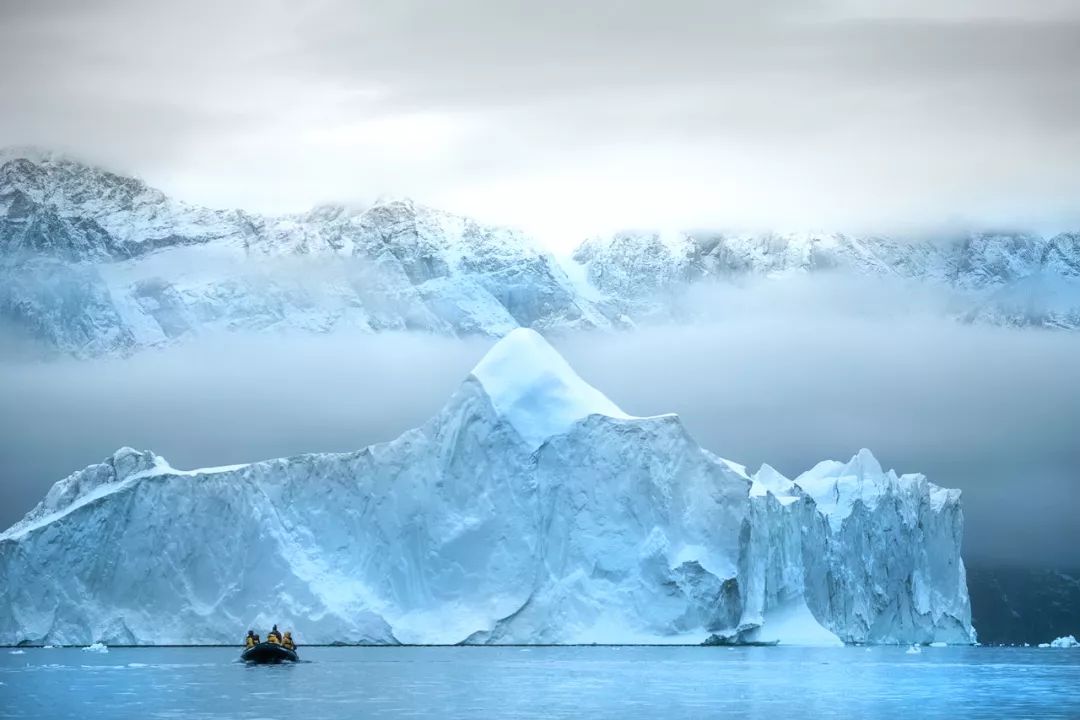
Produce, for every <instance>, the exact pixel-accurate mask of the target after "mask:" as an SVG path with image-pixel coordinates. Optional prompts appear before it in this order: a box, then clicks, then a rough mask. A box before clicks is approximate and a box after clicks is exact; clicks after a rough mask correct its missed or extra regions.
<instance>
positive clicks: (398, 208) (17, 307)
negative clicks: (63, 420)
mask: <svg viewBox="0 0 1080 720" xmlns="http://www.w3.org/2000/svg"><path fill="white" fill-rule="evenodd" d="M0 160H2V158H0ZM0 319H3V320H6V321H7V323H8V324H10V325H13V326H14V327H15V328H16V329H18V330H19V331H21V332H23V333H24V334H26V335H28V336H29V337H31V338H33V339H36V340H40V341H43V342H44V344H45V345H46V346H48V347H51V348H54V349H56V350H59V351H61V352H65V353H71V354H75V355H79V356H94V355H102V354H114V353H126V352H131V351H134V350H138V349H141V348H145V347H152V346H156V345H161V344H165V343H169V342H172V341H174V340H177V339H181V338H187V337H192V336H194V335H197V334H205V333H212V332H219V331H237V330H247V331H252V330H254V331H265V330H271V331H286V332H287V331H302V332H328V331H331V330H335V329H349V328H351V329H355V330H358V331H363V332H377V331H382V330H423V331H429V332H436V333H443V334H474V333H475V334H486V335H495V336H498V335H502V334H503V333H505V332H507V331H509V330H511V329H513V328H515V327H519V326H528V327H536V328H541V329H546V328H565V329H573V328H591V327H608V326H609V325H610V323H609V321H608V320H607V318H606V317H605V316H604V315H603V314H602V313H600V312H599V311H598V310H597V309H596V308H595V307H594V306H593V305H592V303H591V302H589V301H587V300H585V299H584V298H582V297H581V296H580V295H579V294H578V293H576V292H575V291H574V289H573V285H572V283H571V282H570V281H569V280H568V278H567V277H566V275H565V273H564V272H563V270H562V269H561V268H560V266H559V265H558V263H557V262H556V261H555V260H554V258H553V257H552V256H551V255H550V254H548V253H546V252H544V251H542V250H541V249H539V248H538V247H537V246H536V245H535V244H534V243H533V242H532V241H531V240H529V239H528V238H526V237H525V236H523V235H522V234H520V233H518V232H515V231H511V230H507V229H503V228H495V227H488V226H483V225H480V224H478V223H475V222H473V221H471V220H468V219H466V218H462V217H457V216H454V215H450V214H448V213H442V212H439V211H437V210H433V209H430V208H426V207H423V206H421V205H417V204H415V203H412V202H411V201H407V200H403V201H391V202H386V203H382V204H378V205H376V206H375V207H372V208H369V209H367V210H364V211H362V212H361V211H354V210H350V209H348V208H345V207H338V206H327V207H320V208H316V209H315V210H312V211H311V212H308V213H304V214H300V215H290V216H281V217H263V216H257V215H252V214H248V213H244V212H241V211H219V210H209V209H206V208H199V207H193V206H189V205H186V204H183V203H179V202H176V201H174V200H171V199H170V198H168V197H167V196H165V195H164V194H163V193H161V192H160V191H157V190H155V189H153V188H150V187H148V186H146V185H145V184H144V183H143V182H141V181H139V180H135V179H132V178H126V177H122V176H119V175H115V174H112V173H108V172H105V171H102V170H98V169H96V168H93V167H89V166H86V165H83V164H81V163H78V162H75V161H72V160H68V159H64V158H61V157H56V156H51V155H48V154H42V155H35V156H32V157H30V158H27V157H16V158H13V159H9V160H8V161H7V162H4V163H3V164H2V165H0Z"/></svg>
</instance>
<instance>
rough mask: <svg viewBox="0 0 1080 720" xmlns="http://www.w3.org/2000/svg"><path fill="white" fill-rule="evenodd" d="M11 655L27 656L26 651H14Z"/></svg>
mask: <svg viewBox="0 0 1080 720" xmlns="http://www.w3.org/2000/svg"><path fill="white" fill-rule="evenodd" d="M9 654H10V655H25V654H26V651H25V650H12V651H11V652H10V653H9Z"/></svg>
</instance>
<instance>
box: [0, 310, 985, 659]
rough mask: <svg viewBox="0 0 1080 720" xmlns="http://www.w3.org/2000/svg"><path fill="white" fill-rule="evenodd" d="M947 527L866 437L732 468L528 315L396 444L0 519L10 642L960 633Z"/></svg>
mask: <svg viewBox="0 0 1080 720" xmlns="http://www.w3.org/2000/svg"><path fill="white" fill-rule="evenodd" d="M962 526H963V518H962V513H961V508H960V497H959V492H958V491H955V490H945V489H942V488H939V487H937V486H935V485H932V484H931V483H929V482H928V481H927V480H926V478H924V477H923V476H921V475H904V476H899V477H898V476H897V475H896V474H895V473H893V472H891V471H890V472H883V471H882V469H881V467H880V466H879V465H878V463H877V462H876V461H875V460H874V458H873V456H872V455H871V454H870V453H869V452H868V451H865V450H864V451H861V452H860V453H859V454H857V455H856V456H855V457H854V458H853V459H852V460H851V461H850V462H848V463H840V462H825V463H821V464H819V465H818V466H817V467H815V468H814V469H812V470H810V471H809V472H807V473H805V474H804V475H802V476H800V477H798V478H796V479H795V480H794V481H792V480H788V479H786V478H784V477H782V476H781V475H779V474H778V473H777V472H776V471H774V470H772V469H771V468H768V467H763V468H762V469H761V470H760V471H759V472H758V473H756V474H754V475H753V476H748V475H747V474H746V472H745V470H744V469H743V468H742V467H741V466H739V465H736V464H734V463H731V462H729V461H726V460H723V459H721V458H719V457H716V456H715V455H713V454H711V453H709V452H708V451H706V450H704V449H702V448H701V447H700V446H699V445H697V443H695V442H694V440H693V439H692V438H691V437H690V436H689V435H688V434H687V432H686V430H685V429H684V428H683V426H682V424H681V423H680V421H679V419H678V417H676V416H675V415H663V416H658V417H632V416H630V415H628V414H627V413H625V412H623V411H622V410H620V409H619V408H618V406H616V405H615V404H614V403H613V402H612V401H611V400H609V399H608V398H606V397H605V396H604V395H603V394H601V393H600V392H599V391H597V390H596V389H594V388H592V387H591V386H589V385H588V384H586V383H585V382H584V381H583V380H582V379H581V378H580V377H578V376H577V375H576V374H575V373H574V371H573V370H572V369H571V368H570V367H569V366H568V365H567V363H566V362H565V360H563V358H562V357H561V356H560V355H559V354H558V353H557V352H556V351H555V350H554V349H553V348H552V347H551V346H550V345H548V344H547V342H546V341H545V340H544V339H543V338H542V337H541V336H540V335H539V334H537V333H536V332H534V331H532V330H527V329H518V330H515V331H513V332H511V333H510V334H508V335H507V336H506V337H504V338H503V339H502V340H500V341H499V342H498V343H497V344H496V345H495V346H494V348H493V349H492V350H491V351H490V352H489V353H488V354H487V355H486V356H485V357H484V358H483V359H482V360H481V362H480V363H479V364H478V365H477V367H476V368H475V369H474V370H473V372H472V373H471V374H470V375H469V376H468V377H467V378H466V380H465V381H464V382H463V383H462V385H461V386H460V388H459V389H458V390H457V392H456V393H455V394H454V395H453V397H452V398H451V399H450V401H449V402H448V404H447V405H446V406H445V408H444V409H443V410H442V411H441V412H439V413H438V414H437V415H436V416H435V417H434V418H433V419H432V420H430V421H429V422H428V423H427V424H425V425H424V426H422V427H420V428H418V429H416V430H412V431H409V432H407V433H405V434H404V435H402V436H401V437H399V438H398V439H396V440H394V441H392V442H389V443H385V444H382V445H375V446H372V447H369V448H367V449H364V450H361V451H359V452H355V453H348V454H336V455H330V454H319V455H303V456H298V457H292V458H285V459H280V460H270V461H265V462H258V463H253V464H250V465H242V466H233V467H221V468H210V469H204V470H195V471H181V470H176V469H173V468H171V467H170V466H169V465H168V463H167V462H166V461H165V460H164V459H162V458H160V457H158V456H156V455H154V454H153V453H150V452H137V451H135V450H131V449H128V448H125V449H122V450H120V451H118V452H117V453H116V454H115V455H113V456H112V457H111V458H109V459H107V460H106V461H105V462H103V463H101V464H99V465H93V466H90V467H88V468H86V469H85V470H81V471H79V472H76V473H74V474H73V475H71V476H70V477H68V478H66V479H64V480H62V481H60V482H58V483H57V484H56V485H55V486H54V487H53V488H52V489H51V490H50V492H49V493H48V495H47V496H46V498H45V499H44V500H43V501H42V502H41V503H40V504H39V505H38V507H36V508H35V509H34V510H32V511H31V512H30V513H29V514H28V515H27V516H26V517H25V518H24V519H23V520H22V521H20V522H18V523H17V524H16V525H14V526H13V527H11V528H10V529H9V530H7V531H6V532H4V533H3V534H0V644H17V643H88V642H91V641H104V642H107V643H140V644H141V643H234V642H238V641H239V639H240V638H241V637H242V635H243V634H244V632H245V631H246V630H247V629H248V628H249V627H264V626H268V625H269V624H270V623H272V622H276V623H281V624H284V625H285V626H286V627H291V628H293V629H294V630H295V632H296V635H297V637H298V639H299V640H300V642H301V643H304V642H307V643H327V642H335V641H343V642H364V643H395V642H405V643H461V642H466V643H589V642H619V643H625V642H658V643H664V642H702V641H705V640H707V639H709V640H711V641H713V642H735V641H759V642H767V641H773V640H779V641H781V642H789V643H814V644H820V643H839V642H840V641H844V642H878V643H896V642H902V643H909V642H937V641H943V642H952V643H968V642H972V641H973V640H974V631H973V629H972V627H971V621H970V617H971V616H970V607H969V602H968V593H967V586H966V580H965V572H964V565H963V562H962V561H961V558H960V543H961V534H962Z"/></svg>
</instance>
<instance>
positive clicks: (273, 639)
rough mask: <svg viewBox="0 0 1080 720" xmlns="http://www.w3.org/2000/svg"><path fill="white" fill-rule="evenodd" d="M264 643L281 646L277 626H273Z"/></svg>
mask: <svg viewBox="0 0 1080 720" xmlns="http://www.w3.org/2000/svg"><path fill="white" fill-rule="evenodd" d="M266 642H268V643H273V644H274V645H280V644H281V633H280V632H278V629H277V625H275V626H274V629H273V630H271V631H270V633H269V634H268V635H267V636H266Z"/></svg>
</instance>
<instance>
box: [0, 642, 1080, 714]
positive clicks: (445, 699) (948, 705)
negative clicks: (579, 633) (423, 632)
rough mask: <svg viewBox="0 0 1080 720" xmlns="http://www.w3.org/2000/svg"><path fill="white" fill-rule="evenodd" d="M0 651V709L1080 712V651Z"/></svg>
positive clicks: (176, 711)
mask: <svg viewBox="0 0 1080 720" xmlns="http://www.w3.org/2000/svg"><path fill="white" fill-rule="evenodd" d="M239 652H240V651H239V649H229V648H160V649H157V648H155V649H149V648H147V649H113V650H110V651H109V653H108V654H103V655H99V654H95V653H90V652H83V651H81V650H77V649H56V650H44V649H27V650H25V651H23V653H22V654H12V653H11V650H10V649H0V717H4V718H68V717H70V718H80V719H82V720H91V719H93V718H184V719H185V720H195V719H196V718H281V717H287V716H295V717H297V718H302V719H303V720H317V719H319V718H334V719H337V718H349V719H350V720H351V719H354V718H418V717H419V718H619V719H620V720H634V719H636V718H648V719H649V720H661V719H666V718H712V717H731V718H769V719H773V718H780V719H782V720H789V719H794V718H898V717H903V718H1017V717H1033V718H1034V717H1038V718H1080V650H1061V649H1041V650H1040V649H1020V648H925V649H924V650H923V652H922V653H920V654H918V655H914V654H907V653H906V652H905V650H904V648H884V647H879V648H870V649H866V648H854V647H852V648H830V649H801V648H783V647H772V648H705V647H671V648H662V647H566V648H517V647H512V648H511V647H507V648H306V649H305V648H301V655H302V658H303V660H304V662H302V663H300V664H296V665H278V666H254V667H249V666H245V665H243V664H241V663H239V662H236V659H237V657H238V656H239Z"/></svg>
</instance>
